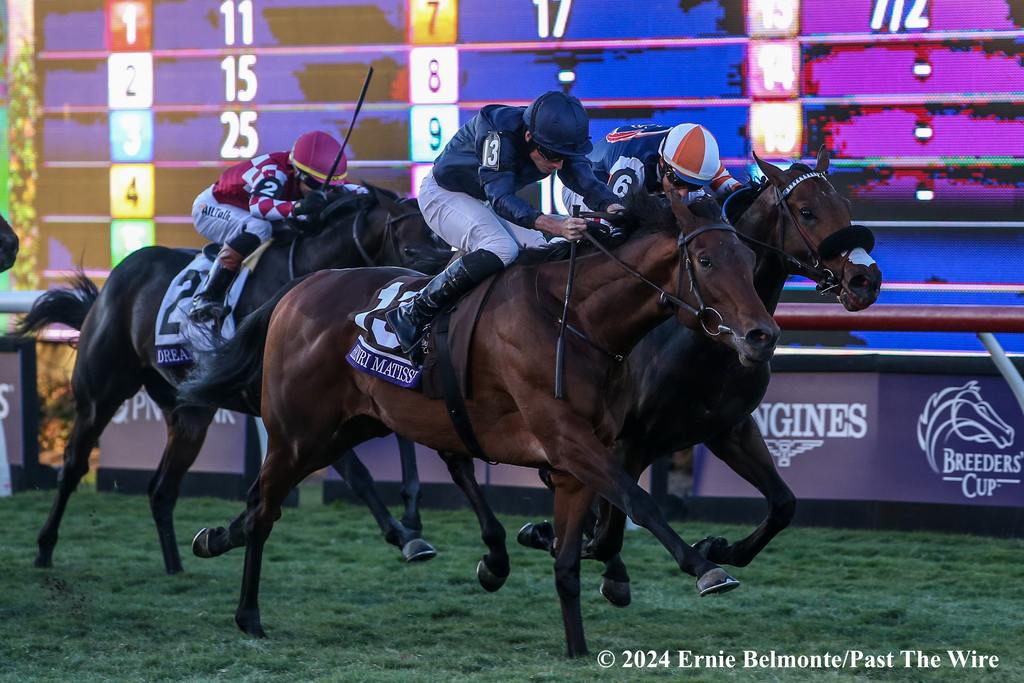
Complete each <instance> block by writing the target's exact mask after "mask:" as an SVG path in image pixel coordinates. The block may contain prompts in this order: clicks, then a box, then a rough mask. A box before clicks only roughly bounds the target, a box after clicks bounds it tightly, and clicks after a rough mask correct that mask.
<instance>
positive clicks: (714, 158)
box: [661, 123, 722, 185]
mask: <svg viewBox="0 0 1024 683" xmlns="http://www.w3.org/2000/svg"><path fill="white" fill-rule="evenodd" d="M661 158H662V161H664V162H665V165H666V166H667V167H668V168H670V169H672V170H673V171H675V173H676V175H678V176H679V177H680V179H682V180H685V181H687V182H692V183H693V184H694V185H707V184H708V183H710V182H711V181H712V179H714V177H715V175H716V174H717V173H718V171H719V169H721V167H722V161H721V159H719V158H718V141H717V140H715V136H714V135H712V134H711V131H709V130H708V129H707V128H705V127H704V126H702V125H700V124H698V123H680V124H679V125H678V126H676V127H674V128H673V129H672V130H670V131H669V132H668V135H667V136H665V139H664V141H662V143H661Z"/></svg>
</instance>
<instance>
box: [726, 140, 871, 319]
mask: <svg viewBox="0 0 1024 683" xmlns="http://www.w3.org/2000/svg"><path fill="white" fill-rule="evenodd" d="M754 160H755V161H756V162H757V165H758V168H760V169H761V172H762V173H764V175H765V177H766V178H767V179H768V183H769V186H770V187H771V188H772V191H770V192H762V193H761V195H760V196H759V197H758V199H757V200H756V201H755V202H754V204H753V205H752V206H751V208H750V209H749V210H748V211H747V212H746V213H745V214H744V215H743V217H742V220H743V221H746V220H750V221H754V222H762V221H764V222H769V223H771V222H773V221H774V225H775V234H774V235H773V236H772V238H771V239H772V240H773V241H774V243H775V244H776V245H777V246H779V248H781V249H782V250H783V251H785V252H786V253H787V254H790V255H792V256H794V257H796V258H797V259H799V260H800V261H802V262H804V263H805V264H807V265H808V266H810V269H807V270H806V271H805V272H801V271H800V270H799V269H798V270H795V271H793V272H792V274H803V275H808V276H809V277H811V278H812V279H814V280H815V281H816V282H817V283H818V288H819V291H821V292H822V293H826V292H831V293H833V294H835V295H836V297H837V298H838V299H839V301H840V302H841V303H842V304H843V306H845V307H846V309H847V310H849V311H859V310H862V309H865V308H867V307H868V306H870V305H871V304H873V303H874V302H875V301H876V300H877V299H878V294H879V291H880V290H881V287H882V272H881V270H879V268H878V264H877V263H875V261H874V259H872V258H871V257H870V256H869V255H868V252H869V251H870V250H871V247H872V246H873V245H874V236H873V235H872V234H871V231H870V230H868V229H867V228H865V227H862V226H854V225H852V224H851V219H850V202H849V201H848V200H847V199H846V198H845V197H843V196H842V195H840V194H839V193H838V192H837V191H836V189H835V188H834V187H833V186H832V183H831V182H829V180H828V177H827V172H828V165H829V157H828V151H827V150H826V149H825V147H824V145H823V146H822V147H821V149H819V150H818V158H817V163H816V164H815V167H814V168H813V169H812V168H811V167H810V166H807V165H806V164H799V163H797V164H793V165H792V166H790V167H789V168H788V169H785V170H783V169H781V168H779V167H778V166H775V165H773V164H771V163H769V162H767V161H764V160H763V159H760V158H758V156H757V155H756V154H755V155H754Z"/></svg>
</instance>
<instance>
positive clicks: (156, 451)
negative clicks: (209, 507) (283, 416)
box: [97, 391, 259, 498]
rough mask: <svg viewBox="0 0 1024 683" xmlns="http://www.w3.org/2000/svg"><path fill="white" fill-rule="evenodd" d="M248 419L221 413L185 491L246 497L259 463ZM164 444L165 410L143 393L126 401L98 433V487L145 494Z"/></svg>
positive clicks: (238, 414)
mask: <svg viewBox="0 0 1024 683" xmlns="http://www.w3.org/2000/svg"><path fill="white" fill-rule="evenodd" d="M250 421H251V418H249V417H248V416H246V415H242V414H241V413H235V412H231V411H229V410H218V411H217V414H216V417H215V418H214V421H213V423H212V424H211V425H210V429H209V430H208V431H207V433H206V442H205V443H204V444H203V448H202V450H200V451H199V456H198V457H197V458H196V461H195V464H193V465H192V467H191V468H190V469H189V472H188V474H187V475H185V479H184V481H183V482H182V495H204V496H219V497H223V498H240V497H244V495H245V491H246V489H247V487H248V485H249V482H251V481H252V479H253V476H254V474H255V469H254V466H255V467H258V463H259V445H258V442H257V440H256V438H255V430H254V429H252V428H251V425H250ZM166 442H167V427H166V424H165V423H164V417H163V413H161V412H160V408H159V407H157V405H156V403H154V402H153V400H152V399H151V398H150V397H149V395H148V394H146V392H145V391H140V392H139V393H137V394H136V395H135V396H133V397H132V398H131V399H129V400H128V401H125V403H124V404H123V405H122V406H121V408H120V409H119V410H118V411H117V413H116V414H115V415H114V419H113V420H111V422H110V425H109V426H107V428H106V430H104V432H103V436H102V437H100V465H99V470H98V471H97V488H99V489H100V490H103V491H121V492H125V493H145V492H146V490H147V486H148V485H149V480H150V478H151V477H152V476H153V473H154V472H156V470H157V467H158V466H159V464H160V458H161V456H162V455H163V449H164V445H165V443H166ZM254 451H255V456H254ZM254 457H255V461H254V460H253V458H254Z"/></svg>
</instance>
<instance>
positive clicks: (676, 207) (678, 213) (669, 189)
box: [661, 176, 697, 234]
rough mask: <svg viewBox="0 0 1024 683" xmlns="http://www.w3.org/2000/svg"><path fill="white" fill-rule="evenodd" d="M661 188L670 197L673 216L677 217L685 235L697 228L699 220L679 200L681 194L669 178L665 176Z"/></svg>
mask: <svg viewBox="0 0 1024 683" xmlns="http://www.w3.org/2000/svg"><path fill="white" fill-rule="evenodd" d="M661 186H662V188H663V189H664V190H665V196H666V197H668V201H669V203H670V204H671V205H672V214H673V215H674V216H675V217H676V222H677V223H679V229H680V231H682V232H683V233H684V234H685V233H688V232H690V231H691V230H693V229H695V228H696V227H697V219H696V218H694V216H693V214H692V213H690V210H689V209H688V208H686V204H685V203H683V200H682V199H680V198H679V192H678V191H676V188H675V186H674V185H672V183H671V182H670V181H669V179H668V176H665V177H664V178H662V180H661Z"/></svg>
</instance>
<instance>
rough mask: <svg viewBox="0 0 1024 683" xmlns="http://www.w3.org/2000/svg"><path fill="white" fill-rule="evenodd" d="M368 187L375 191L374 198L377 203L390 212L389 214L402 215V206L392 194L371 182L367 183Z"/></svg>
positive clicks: (372, 191)
mask: <svg viewBox="0 0 1024 683" xmlns="http://www.w3.org/2000/svg"><path fill="white" fill-rule="evenodd" d="M366 187H368V188H369V190H370V192H371V193H373V198H374V199H376V200H377V203H378V204H380V205H381V206H382V207H383V208H384V210H385V211H387V212H388V215H389V216H400V215H402V207H400V206H399V205H398V202H396V201H395V200H394V199H392V198H391V195H389V194H388V193H387V192H385V191H383V190H381V189H380V188H379V187H376V186H374V185H370V184H369V183H367V184H366Z"/></svg>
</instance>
